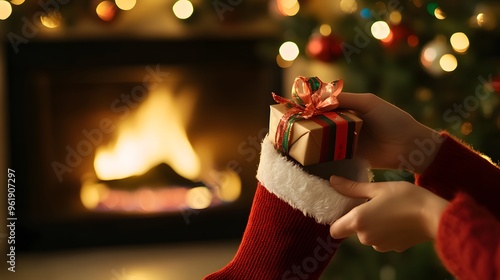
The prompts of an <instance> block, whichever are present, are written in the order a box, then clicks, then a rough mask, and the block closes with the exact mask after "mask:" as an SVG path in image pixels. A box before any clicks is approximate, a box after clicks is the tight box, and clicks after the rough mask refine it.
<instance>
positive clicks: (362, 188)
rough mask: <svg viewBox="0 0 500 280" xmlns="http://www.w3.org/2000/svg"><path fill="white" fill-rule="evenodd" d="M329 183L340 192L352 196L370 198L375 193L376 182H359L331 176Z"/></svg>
mask: <svg viewBox="0 0 500 280" xmlns="http://www.w3.org/2000/svg"><path fill="white" fill-rule="evenodd" d="M330 185H331V186H332V187H333V188H335V190H336V191H337V192H339V193H340V194H343V195H345V196H348V197H352V198H368V199H371V198H373V197H375V195H377V188H376V185H377V184H376V183H359V182H355V181H351V180H347V179H345V178H342V177H338V176H331V177H330Z"/></svg>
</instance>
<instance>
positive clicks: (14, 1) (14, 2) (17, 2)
mask: <svg viewBox="0 0 500 280" xmlns="http://www.w3.org/2000/svg"><path fill="white" fill-rule="evenodd" d="M10 3H11V4H12V5H16V6H19V5H21V4H22V3H24V0H10Z"/></svg>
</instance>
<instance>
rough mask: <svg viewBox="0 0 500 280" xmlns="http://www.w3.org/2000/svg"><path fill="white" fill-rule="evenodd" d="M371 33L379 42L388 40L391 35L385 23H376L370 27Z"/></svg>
mask: <svg viewBox="0 0 500 280" xmlns="http://www.w3.org/2000/svg"><path fill="white" fill-rule="evenodd" d="M370 29H371V32H372V35H373V37H375V38H376V39H379V40H384V39H386V38H388V37H389V36H390V34H391V29H390V28H389V25H388V24H387V22H385V21H381V20H380V21H376V22H374V23H373V24H372V26H371V28H370Z"/></svg>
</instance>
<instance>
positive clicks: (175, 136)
mask: <svg viewBox="0 0 500 280" xmlns="http://www.w3.org/2000/svg"><path fill="white" fill-rule="evenodd" d="M172 93H173V92H172V91H170V90H169V89H168V88H163V87H161V88H160V87H159V88H157V89H155V90H152V91H150V92H149V95H148V98H147V99H146V100H145V101H143V102H142V103H141V104H140V106H139V107H138V108H137V109H136V111H135V112H133V113H131V114H130V115H129V116H128V117H127V118H126V119H124V120H123V121H122V122H121V123H119V125H118V127H117V137H116V139H115V141H114V142H111V143H109V144H107V145H103V146H100V147H98V148H97V149H96V155H95V159H94V169H95V175H96V176H97V178H95V177H94V176H90V177H88V178H87V177H85V178H82V187H81V189H80V199H81V202H82V205H83V206H84V207H85V208H87V209H89V210H97V211H117V212H124V213H130V212H135V213H162V212H172V211H179V210H180V211H183V209H187V208H191V209H205V208H208V207H212V206H216V205H219V204H221V203H229V202H233V201H235V200H236V199H238V197H239V196H240V193H241V180H240V177H239V175H238V174H237V173H236V172H235V171H233V170H223V171H217V170H215V169H213V168H212V167H211V164H207V162H208V163H210V162H211V160H210V159H207V158H206V157H203V159H204V161H203V163H205V164H203V166H205V168H204V171H202V168H201V166H202V162H201V161H200V159H199V157H198V155H197V154H196V152H195V151H194V149H193V147H192V146H191V143H190V142H189V139H188V137H187V133H186V130H185V127H186V124H187V121H188V117H190V116H191V113H192V112H191V111H192V109H193V105H194V99H193V97H194V95H193V94H192V93H194V91H191V90H189V91H183V92H176V95H174V94H172ZM162 163H166V164H167V165H169V166H170V167H171V168H172V169H173V170H174V171H175V172H176V173H177V174H179V175H181V176H183V177H185V178H187V179H190V180H191V181H193V182H198V181H202V182H204V183H203V184H202V185H200V186H195V187H187V186H178V185H175V184H174V185H165V186H149V185H148V184H144V185H140V186H132V187H131V188H111V187H109V186H108V185H107V183H106V182H105V181H109V180H119V179H124V178H127V177H130V176H138V175H142V174H144V173H146V172H148V171H150V170H151V169H152V168H154V167H157V166H158V165H160V164H162Z"/></svg>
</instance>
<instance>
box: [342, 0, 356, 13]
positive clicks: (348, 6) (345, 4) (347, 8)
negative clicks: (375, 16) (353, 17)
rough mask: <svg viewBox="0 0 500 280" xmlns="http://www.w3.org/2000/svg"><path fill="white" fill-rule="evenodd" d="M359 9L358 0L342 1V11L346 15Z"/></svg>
mask: <svg viewBox="0 0 500 280" xmlns="http://www.w3.org/2000/svg"><path fill="white" fill-rule="evenodd" d="M357 9H358V3H356V0H341V1H340V10H342V12H344V13H346V14H352V13H355V12H356V10H357Z"/></svg>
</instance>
